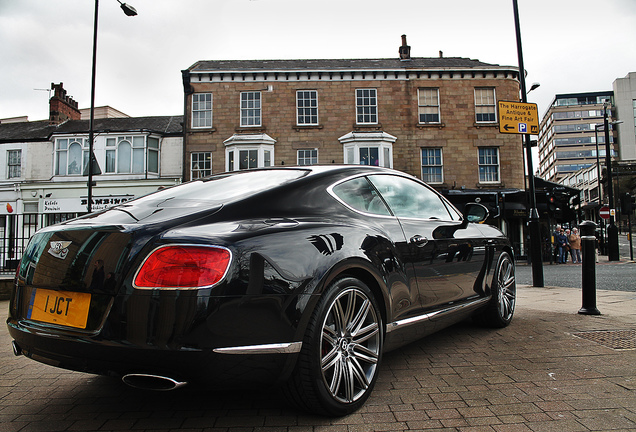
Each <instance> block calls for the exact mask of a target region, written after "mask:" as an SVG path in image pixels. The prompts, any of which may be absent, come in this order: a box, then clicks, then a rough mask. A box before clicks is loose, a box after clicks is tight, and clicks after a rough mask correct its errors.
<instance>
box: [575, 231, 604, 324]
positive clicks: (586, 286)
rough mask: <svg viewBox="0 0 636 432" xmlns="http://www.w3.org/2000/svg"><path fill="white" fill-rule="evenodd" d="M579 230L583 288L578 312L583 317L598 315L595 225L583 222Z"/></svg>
mask: <svg viewBox="0 0 636 432" xmlns="http://www.w3.org/2000/svg"><path fill="white" fill-rule="evenodd" d="M579 228H580V229H581V253H582V255H583V264H582V265H581V278H582V279H581V280H582V286H583V306H582V307H581V309H580V310H579V313H580V314H583V315H600V314H601V312H600V311H599V310H598V309H597V308H596V252H595V246H596V245H595V242H596V237H595V236H594V231H595V230H596V224H595V223H594V222H592V221H584V222H582V223H581V225H579Z"/></svg>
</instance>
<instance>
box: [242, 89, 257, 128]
mask: <svg viewBox="0 0 636 432" xmlns="http://www.w3.org/2000/svg"><path fill="white" fill-rule="evenodd" d="M260 125H261V92H258V91H257V92H242V93H241V126H260Z"/></svg>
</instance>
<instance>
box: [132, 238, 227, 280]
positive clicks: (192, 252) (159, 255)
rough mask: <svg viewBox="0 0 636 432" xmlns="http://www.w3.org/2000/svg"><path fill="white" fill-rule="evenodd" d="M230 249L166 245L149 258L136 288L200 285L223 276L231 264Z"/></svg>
mask: <svg viewBox="0 0 636 432" xmlns="http://www.w3.org/2000/svg"><path fill="white" fill-rule="evenodd" d="M230 259H231V254H230V251H228V250H227V249H223V248H219V247H205V246H164V247H161V248H159V249H157V250H155V251H154V252H153V253H151V254H150V256H149V257H148V258H147V259H146V261H145V262H144V264H143V265H142V266H141V269H140V270H139V272H138V273H137V277H135V282H134V284H135V286H136V287H137V288H200V287H207V286H211V285H214V284H215V283H217V282H219V281H220V280H221V279H223V276H224V275H225V272H226V271H227V268H228V266H229V265H230Z"/></svg>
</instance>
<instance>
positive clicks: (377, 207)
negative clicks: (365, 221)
mask: <svg viewBox="0 0 636 432" xmlns="http://www.w3.org/2000/svg"><path fill="white" fill-rule="evenodd" d="M332 191H333V193H334V194H335V195H336V196H337V197H338V198H339V199H340V200H341V201H342V202H344V203H345V204H346V205H347V206H349V207H351V208H352V209H354V210H357V211H360V212H364V213H371V214H375V215H381V216H390V215H391V213H390V212H389V210H388V209H387V208H386V204H384V202H383V201H382V199H381V198H380V196H379V195H378V193H377V191H376V190H375V189H374V188H373V187H372V186H371V184H369V181H368V180H367V179H366V178H365V177H358V178H355V179H352V180H347V181H345V182H342V183H340V184H337V185H336V186H334V187H333V189H332Z"/></svg>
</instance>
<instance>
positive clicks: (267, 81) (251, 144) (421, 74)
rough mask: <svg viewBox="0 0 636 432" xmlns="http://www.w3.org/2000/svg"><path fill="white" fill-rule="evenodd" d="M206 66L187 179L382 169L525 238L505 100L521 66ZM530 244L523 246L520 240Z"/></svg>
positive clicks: (187, 104)
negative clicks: (266, 171)
mask: <svg viewBox="0 0 636 432" xmlns="http://www.w3.org/2000/svg"><path fill="white" fill-rule="evenodd" d="M405 42H406V41H405V38H403V44H402V46H401V47H400V49H399V52H400V56H399V58H395V59H342V60H337V59H331V60H262V61H258V60H253V61H252V60H242V61H199V62H196V63H195V64H194V65H192V66H191V67H189V68H188V69H186V70H184V71H182V78H183V85H184V119H185V121H184V165H183V166H184V172H183V178H184V181H186V180H190V179H193V178H197V177H199V176H204V175H209V174H215V173H220V172H224V171H232V170H236V169H246V168H256V167H265V166H283V165H284V166H289V165H304V164H309V163H311V164H314V163H318V164H374V165H381V166H386V167H390V168H394V169H397V170H400V171H404V172H406V173H409V174H411V175H413V176H416V177H418V178H420V179H423V180H424V181H426V182H427V183H429V184H430V185H431V186H433V187H434V188H436V189H437V190H439V191H441V192H442V193H444V194H445V195H446V196H448V197H449V198H450V199H451V200H452V201H453V202H454V203H456V204H458V206H459V207H460V208H461V204H462V201H463V202H466V201H482V200H483V202H484V203H490V204H491V205H490V204H489V205H490V207H491V214H492V215H493V218H492V220H491V221H490V222H491V223H493V224H495V225H498V226H500V227H501V228H503V229H504V230H505V231H509V232H510V231H513V232H514V233H513V234H511V237H513V238H515V239H518V242H519V243H523V238H524V235H523V233H522V231H523V224H524V220H525V212H523V211H522V212H516V213H515V214H513V213H512V212H509V213H505V212H504V209H503V208H502V204H501V203H502V202H504V201H506V200H505V197H504V195H506V194H509V196H512V195H514V196H515V198H514V199H515V200H516V201H519V200H521V201H525V197H524V196H520V195H523V194H522V193H521V194H520V192H522V190H523V189H524V166H523V151H522V140H521V137H520V135H512V134H501V133H499V129H498V123H497V101H498V100H506V101H519V74H518V68H516V67H512V66H499V65H495V64H488V63H483V62H480V61H478V60H472V59H466V58H448V57H443V55H442V53H441V52H440V56H439V57H435V58H411V57H410V55H409V53H410V47H408V46H407V45H406V43H405ZM519 247H520V248H522V247H523V245H522V244H520V245H519Z"/></svg>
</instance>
